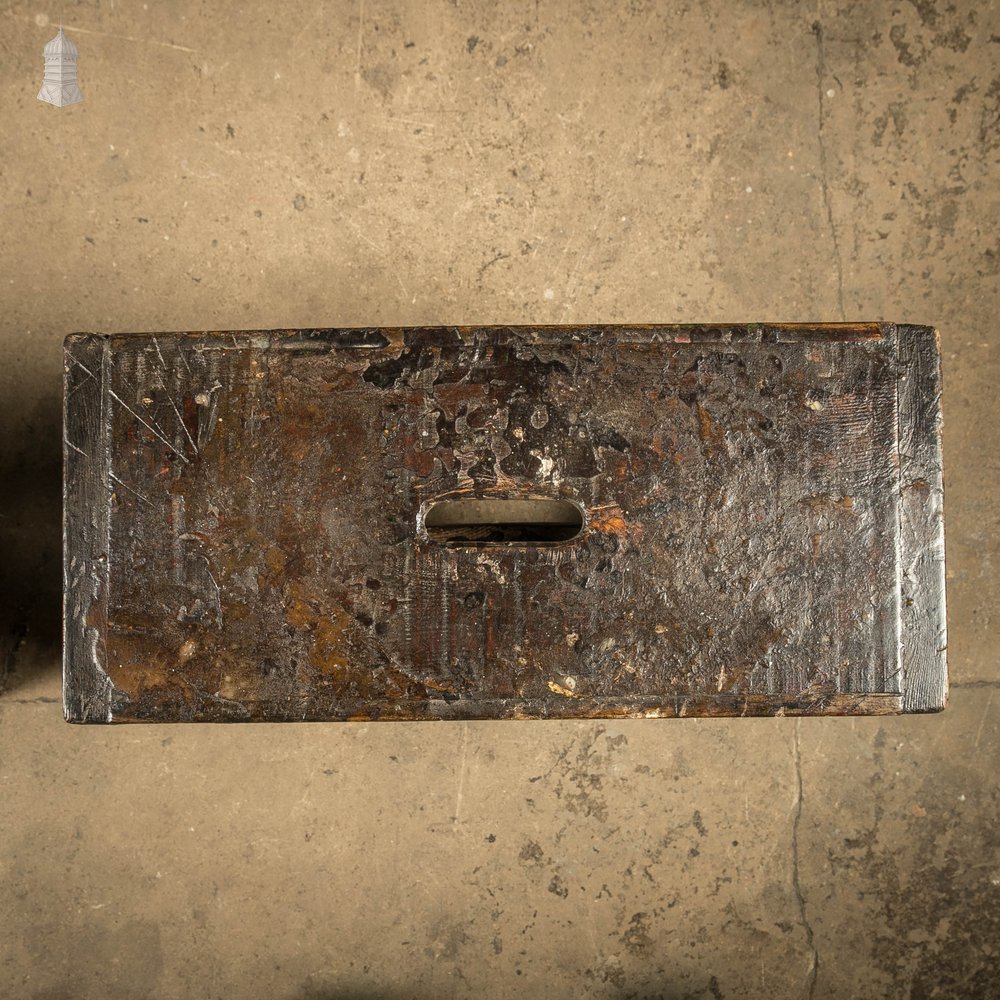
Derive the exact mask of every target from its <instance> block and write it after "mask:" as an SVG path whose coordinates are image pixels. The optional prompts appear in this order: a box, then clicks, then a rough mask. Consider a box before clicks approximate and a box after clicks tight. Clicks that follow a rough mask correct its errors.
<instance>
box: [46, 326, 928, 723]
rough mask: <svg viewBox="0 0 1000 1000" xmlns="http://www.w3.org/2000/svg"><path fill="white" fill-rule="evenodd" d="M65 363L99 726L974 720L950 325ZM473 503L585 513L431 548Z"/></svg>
mask: <svg viewBox="0 0 1000 1000" xmlns="http://www.w3.org/2000/svg"><path fill="white" fill-rule="evenodd" d="M65 378H66V382H65V552H64V560H65V651H64V682H65V683H64V697H65V711H66V716H67V718H68V719H70V720H72V721H78V722H112V721H114V722H119V721H121V722H125V721H187V720H190V721H238V720H306V719H312V720H324V719H329V720H334V719H352V718H356V719H437V718H543V717H579V718H583V717H596V716H657V717H666V716H684V715H689V716H693V715H781V714H786V715H800V714H888V713H897V712H919V711H930V710H935V709H939V708H941V707H943V705H944V702H945V698H946V694H947V673H946V667H945V651H944V650H945V638H944V636H945V624H944V623H945V618H944V573H943V569H944V550H943V528H942V512H941V504H942V488H941V460H940V411H939V408H938V404H939V397H940V375H939V355H938V349H937V343H936V338H935V334H934V331H933V330H930V329H927V328H923V327H911V326H895V325H892V324H839V325H830V326H781V325H750V326H731V327H730V326H724V327H698V326H689V327H530V328H529V327H525V328H516V327H515V328H509V327H485V328H480V327H469V328H435V329H358V330H287V331H286V330H277V331H257V332H218V333H184V334H176V333H171V334H160V335H156V336H151V335H145V334H142V335H140V334H132V335H97V334H80V335H74V336H71V337H69V338H67V341H66V346H65ZM463 497H476V498H481V499H490V498H503V499H514V498H538V499H563V500H568V501H570V502H571V503H572V504H573V505H575V506H576V507H578V508H580V509H581V510H582V519H583V528H582V531H580V533H579V534H577V535H576V537H573V538H570V539H568V540H557V541H547V542H545V541H543V542H537V543H536V542H525V541H523V540H519V539H521V536H522V535H523V534H524V532H525V531H529V529H523V528H522V527H519V526H515V527H514V528H510V527H509V526H508V527H507V528H504V529H503V530H494V529H492V528H491V529H489V530H486V529H484V530H483V531H482V532H481V534H480V536H479V537H478V538H477V539H476V540H474V541H471V542H461V541H459V542H456V541H454V540H450V539H451V538H452V536H449V535H448V533H447V532H442V531H440V530H439V529H434V531H433V532H432V534H428V531H427V530H426V527H425V525H424V523H423V520H424V517H425V516H426V514H427V511H428V509H429V508H430V507H431V505H433V504H434V503H436V502H440V501H441V500H445V499H457V498H463ZM535 527H536V528H537V527H538V526H535ZM545 527H546V530H549V529H552V526H551V525H548V526H545ZM529 528H530V526H529ZM552 530H553V531H554V533H553V534H551V537H556V538H560V537H562V536H561V535H560V534H559V529H552ZM572 530H576V529H575V528H574V529H572ZM529 533H530V531H529ZM565 533H566V532H563V534H565ZM432 536H433V537H432ZM459 537H465V536H462V534H461V532H459ZM539 537H543V536H542V535H539ZM510 539H513V540H510Z"/></svg>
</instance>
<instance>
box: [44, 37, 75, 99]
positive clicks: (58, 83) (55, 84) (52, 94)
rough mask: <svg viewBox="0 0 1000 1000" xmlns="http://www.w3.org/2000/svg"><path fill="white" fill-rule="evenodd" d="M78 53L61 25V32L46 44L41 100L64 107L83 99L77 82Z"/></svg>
mask: <svg viewBox="0 0 1000 1000" xmlns="http://www.w3.org/2000/svg"><path fill="white" fill-rule="evenodd" d="M76 55H77V53H76V46H75V45H74V44H73V43H72V42H71V41H70V40H69V39H68V38H67V37H66V35H65V34H64V33H63V30H62V27H61V26H60V28H59V34H58V35H56V37H55V38H53V39H52V41H51V42H49V43H48V45H46V46H45V79H44V80H43V81H42V89H41V90H40V91H38V99H39V100H40V101H45V102H47V103H48V104H54V105H55V106H56V107H57V108H63V107H65V106H66V105H67V104H77V103H78V102H80V101H82V100H83V94H81V93H80V87H79V85H78V84H77V82H76Z"/></svg>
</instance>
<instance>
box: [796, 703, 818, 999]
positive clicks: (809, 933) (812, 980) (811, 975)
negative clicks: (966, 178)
mask: <svg viewBox="0 0 1000 1000" xmlns="http://www.w3.org/2000/svg"><path fill="white" fill-rule="evenodd" d="M801 721H802V720H801V719H796V720H795V728H794V730H793V732H794V739H793V742H792V752H793V758H794V761H795V780H796V796H795V814H794V816H793V818H792V887H793V888H794V889H795V898H796V900H797V901H798V904H799V919H800V920H801V922H802V927H803V929H804V930H805V932H806V944H807V945H808V946H809V950H810V952H811V953H812V954H811V958H810V963H809V971H808V973H807V978H808V982H809V992H808V994H807V995H808V997H809V1000H812V998H813V995H814V994H815V992H816V979H817V977H818V975H819V951H818V949H817V948H816V939H815V935H814V934H813V928H812V924H810V923H809V916H808V914H807V913H806V898H805V896H804V895H803V894H802V883H801V882H800V881H799V824H800V823H801V821H802V749H801V747H800V745H799V729H800V724H801Z"/></svg>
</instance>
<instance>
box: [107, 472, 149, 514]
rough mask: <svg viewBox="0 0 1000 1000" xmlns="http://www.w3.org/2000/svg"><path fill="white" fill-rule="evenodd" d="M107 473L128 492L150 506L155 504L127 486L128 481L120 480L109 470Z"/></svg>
mask: <svg viewBox="0 0 1000 1000" xmlns="http://www.w3.org/2000/svg"><path fill="white" fill-rule="evenodd" d="M108 475H109V476H110V477H111V478H112V479H113V480H114V481H115V482H116V483H118V485H119V486H124V487H125V489H127V490H128V491H129V493H134V494H135V495H136V496H137V497H138V498H139V499H140V500H142V501H143V503H148V504H149V506H150V507H155V506H156V504H154V503H153V501H152V500H150V499H148V498H147V497H144V496H143V495H142V494H141V493H140V492H139V491H138V490H134V489H132V487H131V486H129V484H128V483H125V482H122V480H120V479H119V478H118V477H117V476H116V475H115V474H114V473H113V472H111V471H109V472H108Z"/></svg>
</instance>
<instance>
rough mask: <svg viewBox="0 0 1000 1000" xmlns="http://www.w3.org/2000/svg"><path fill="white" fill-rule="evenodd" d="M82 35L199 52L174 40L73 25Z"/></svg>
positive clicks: (74, 29) (75, 30) (179, 50)
mask: <svg viewBox="0 0 1000 1000" xmlns="http://www.w3.org/2000/svg"><path fill="white" fill-rule="evenodd" d="M72 30H73V31H74V32H77V33H79V34H81V35H100V36H101V37H102V38H120V39H121V40H122V41H125V42H144V43H146V44H147V45H159V46H160V47H161V48H164V49H174V50H175V51H176V52H194V53H197V51H198V50H197V49H189V48H188V47H187V46H186V45H176V44H174V43H173V42H161V41H160V40H159V39H158V38H136V37H134V36H133V35H116V34H114V33H113V32H110V31H97V30H95V29H94V28H81V27H79V26H77V25H74V26H73V29H72Z"/></svg>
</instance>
